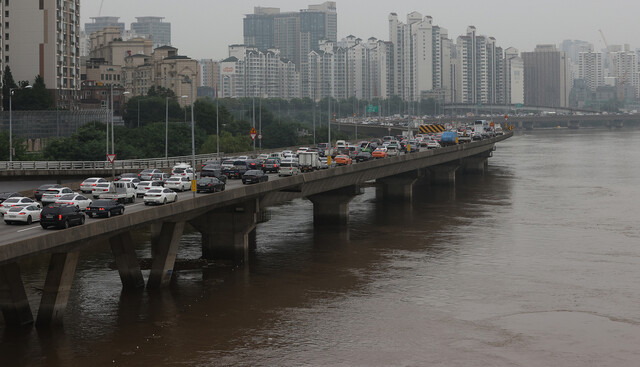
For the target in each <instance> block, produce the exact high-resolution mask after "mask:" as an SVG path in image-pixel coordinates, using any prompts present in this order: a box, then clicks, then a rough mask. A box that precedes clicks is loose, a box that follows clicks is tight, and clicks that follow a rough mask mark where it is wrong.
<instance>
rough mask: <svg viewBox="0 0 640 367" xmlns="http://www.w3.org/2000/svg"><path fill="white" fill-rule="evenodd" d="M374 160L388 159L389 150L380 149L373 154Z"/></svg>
mask: <svg viewBox="0 0 640 367" xmlns="http://www.w3.org/2000/svg"><path fill="white" fill-rule="evenodd" d="M371 156H372V157H373V158H376V159H378V158H387V156H388V155H387V148H378V149H376V150H374V151H373V153H371Z"/></svg>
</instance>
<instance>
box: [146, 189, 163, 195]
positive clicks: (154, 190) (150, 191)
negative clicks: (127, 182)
mask: <svg viewBox="0 0 640 367" xmlns="http://www.w3.org/2000/svg"><path fill="white" fill-rule="evenodd" d="M161 192H162V190H159V189H151V190H149V191H147V193H149V194H159V193H161Z"/></svg>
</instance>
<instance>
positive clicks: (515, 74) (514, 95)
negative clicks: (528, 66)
mask: <svg viewBox="0 0 640 367" xmlns="http://www.w3.org/2000/svg"><path fill="white" fill-rule="evenodd" d="M503 80H504V104H508V105H514V104H523V103H524V63H523V61H522V58H521V57H520V55H519V52H518V50H517V49H515V48H513V47H509V48H507V49H506V50H504V79H503Z"/></svg>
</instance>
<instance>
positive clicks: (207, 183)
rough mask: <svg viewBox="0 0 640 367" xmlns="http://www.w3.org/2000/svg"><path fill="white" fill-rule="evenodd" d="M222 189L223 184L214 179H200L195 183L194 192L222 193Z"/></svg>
mask: <svg viewBox="0 0 640 367" xmlns="http://www.w3.org/2000/svg"><path fill="white" fill-rule="evenodd" d="M225 178H226V177H225ZM224 187H225V183H224V182H222V181H221V180H220V179H218V178H216V177H202V178H201V179H199V180H198V181H196V192H218V191H224Z"/></svg>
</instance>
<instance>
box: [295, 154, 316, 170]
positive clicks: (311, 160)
mask: <svg viewBox="0 0 640 367" xmlns="http://www.w3.org/2000/svg"><path fill="white" fill-rule="evenodd" d="M298 167H299V168H300V171H301V172H311V171H314V170H317V169H320V158H319V156H318V152H301V153H300V155H299V156H298Z"/></svg>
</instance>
